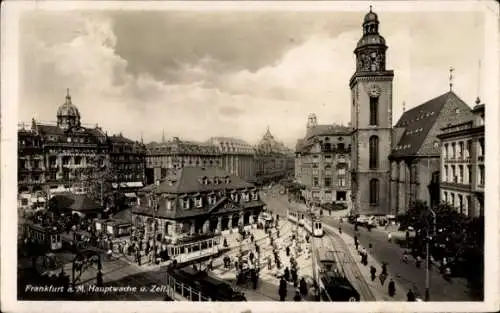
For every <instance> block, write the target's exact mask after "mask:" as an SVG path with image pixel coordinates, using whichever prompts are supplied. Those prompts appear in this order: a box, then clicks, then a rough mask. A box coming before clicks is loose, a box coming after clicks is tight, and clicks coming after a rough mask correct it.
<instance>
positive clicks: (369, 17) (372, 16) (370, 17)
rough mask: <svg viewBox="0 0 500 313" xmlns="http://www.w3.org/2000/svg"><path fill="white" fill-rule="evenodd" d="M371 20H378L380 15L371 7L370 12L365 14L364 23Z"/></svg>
mask: <svg viewBox="0 0 500 313" xmlns="http://www.w3.org/2000/svg"><path fill="white" fill-rule="evenodd" d="M369 22H378V16H377V14H375V13H373V12H372V11H371V9H370V12H368V13H367V14H366V15H365V20H364V23H369Z"/></svg>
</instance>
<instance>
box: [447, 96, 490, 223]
mask: <svg viewBox="0 0 500 313" xmlns="http://www.w3.org/2000/svg"><path fill="white" fill-rule="evenodd" d="M471 112H472V113H473V116H472V117H470V118H466V119H465V121H463V119H458V118H455V119H454V120H450V121H449V122H453V124H448V125H447V126H446V127H444V128H442V132H441V133H440V134H439V135H438V138H439V139H440V140H441V147H442V151H441V152H442V153H441V158H440V163H441V164H440V167H441V185H440V187H441V200H442V201H444V202H446V203H448V204H450V205H452V206H453V207H455V208H457V211H458V212H459V213H462V214H464V215H467V216H474V217H475V216H482V215H484V184H485V163H484V155H485V153H484V151H485V150H484V148H485V147H484V113H485V112H484V104H481V102H480V100H479V98H478V99H477V100H476V106H475V107H474V108H473V109H472V111H471ZM468 117H469V116H468ZM461 120H462V121H463V122H460V121H461Z"/></svg>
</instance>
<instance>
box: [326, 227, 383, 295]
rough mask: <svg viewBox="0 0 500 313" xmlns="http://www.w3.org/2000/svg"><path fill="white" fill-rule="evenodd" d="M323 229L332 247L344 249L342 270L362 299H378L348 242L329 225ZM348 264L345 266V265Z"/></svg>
mask: <svg viewBox="0 0 500 313" xmlns="http://www.w3.org/2000/svg"><path fill="white" fill-rule="evenodd" d="M323 230H324V232H325V235H328V236H325V237H327V238H329V239H330V243H331V246H332V247H335V250H336V251H339V250H340V251H342V252H343V253H342V256H343V257H342V259H339V261H340V263H341V264H342V270H343V271H344V273H345V274H346V277H347V279H348V280H349V281H350V282H351V283H353V284H354V285H355V286H356V287H358V288H356V289H357V290H358V292H359V294H360V296H361V300H362V301H376V298H375V296H374V295H373V293H372V291H371V290H370V287H369V286H368V284H367V283H366V281H365V279H364V277H363V274H362V273H361V270H360V268H359V265H358V264H357V263H356V260H355V259H354V257H353V256H352V254H351V253H350V252H349V248H348V247H347V244H346V243H345V242H344V241H343V240H342V238H341V237H340V236H339V235H338V234H336V233H335V232H333V231H331V230H330V229H328V228H327V227H323ZM336 254H337V257H338V256H339V254H338V252H337V253H336ZM346 264H347V265H348V266H345V265H346Z"/></svg>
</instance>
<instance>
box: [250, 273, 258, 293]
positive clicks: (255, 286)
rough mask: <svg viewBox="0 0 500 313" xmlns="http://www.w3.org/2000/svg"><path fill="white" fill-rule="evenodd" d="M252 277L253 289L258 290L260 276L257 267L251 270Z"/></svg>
mask: <svg viewBox="0 0 500 313" xmlns="http://www.w3.org/2000/svg"><path fill="white" fill-rule="evenodd" d="M250 277H251V279H252V283H253V289H254V290H256V289H257V282H258V277H257V272H256V271H255V269H251V270H250Z"/></svg>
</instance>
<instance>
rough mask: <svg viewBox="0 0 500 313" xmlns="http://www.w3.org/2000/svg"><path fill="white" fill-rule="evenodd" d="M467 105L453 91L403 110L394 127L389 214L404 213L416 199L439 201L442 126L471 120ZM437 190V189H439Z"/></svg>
mask: <svg viewBox="0 0 500 313" xmlns="http://www.w3.org/2000/svg"><path fill="white" fill-rule="evenodd" d="M471 119H472V113H471V112H470V108H469V106H468V105H467V104H466V103H465V102H464V101H462V100H461V99H460V98H459V97H458V96H457V95H456V94H455V93H453V92H452V91H450V92H447V93H445V94H443V95H440V96H438V97H436V98H434V99H431V100H429V101H427V102H425V103H423V104H421V105H418V106H416V107H414V108H412V109H411V110H408V111H407V112H404V113H403V115H402V116H401V118H400V119H399V121H398V122H397V123H396V125H395V126H394V129H393V142H394V146H393V147H392V152H391V155H390V158H389V159H390V162H391V181H390V183H391V193H390V194H391V196H390V200H391V210H390V212H391V214H395V215H396V214H404V213H405V212H406V211H407V210H408V208H410V207H411V206H412V205H413V204H414V203H415V201H417V200H420V201H424V202H427V204H428V205H430V206H432V207H433V206H436V205H437V204H439V202H440V199H439V191H438V192H437V193H434V194H433V193H432V188H431V186H430V185H431V184H432V182H434V181H436V180H437V181H439V179H438V177H439V172H440V168H441V165H440V163H441V161H440V156H441V145H440V140H439V138H438V135H439V134H440V133H441V129H442V128H443V127H446V126H447V125H449V124H450V123H453V122H454V121H465V120H471ZM438 189H439V188H438Z"/></svg>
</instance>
